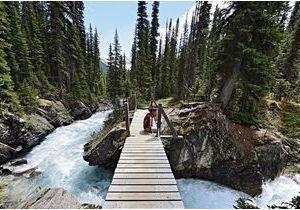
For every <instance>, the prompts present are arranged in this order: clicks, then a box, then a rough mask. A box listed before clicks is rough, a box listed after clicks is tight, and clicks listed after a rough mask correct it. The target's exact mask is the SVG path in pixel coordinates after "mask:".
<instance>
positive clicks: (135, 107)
mask: <svg viewBox="0 0 300 210" xmlns="http://www.w3.org/2000/svg"><path fill="white" fill-rule="evenodd" d="M133 96H134V111H136V110H137V99H136V93H134V95H133Z"/></svg>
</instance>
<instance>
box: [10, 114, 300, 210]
mask: <svg viewBox="0 0 300 210" xmlns="http://www.w3.org/2000/svg"><path fill="white" fill-rule="evenodd" d="M108 114H109V111H107V112H99V113H96V114H94V115H93V116H92V117H90V118H89V119H86V120H79V121H76V122H74V123H72V124H71V125H68V126H62V127H59V128H57V129H56V130H55V131H54V132H53V133H51V134H49V135H48V136H47V137H46V139H45V140H44V141H43V142H42V143H41V144H40V145H38V146H36V147H34V149H33V150H32V151H31V152H30V153H28V154H27V155H26V156H25V157H24V159H26V160H27V161H28V164H27V165H24V166H19V167H17V168H15V170H16V171H22V170H24V169H28V168H32V167H38V170H39V171H41V174H40V175H38V176H35V177H33V178H25V177H23V178H16V179H15V180H14V181H13V182H12V183H11V185H10V189H11V190H10V197H11V198H14V199H17V200H19V199H23V198H25V197H27V196H29V195H30V194H33V193H35V192H36V191H38V190H39V189H41V188H42V187H50V188H55V187H60V188H64V189H66V190H68V191H69V192H71V193H73V194H74V195H75V196H76V197H77V198H78V199H79V200H80V202H82V203H92V204H97V205H102V204H103V202H104V198H105V196H106V193H107V190H108V187H109V185H110V182H111V180H112V176H113V172H112V171H110V170H106V169H104V168H100V167H94V166H89V165H88V163H87V162H85V161H84V160H83V158H82V153H83V145H84V144H85V143H86V142H87V141H88V140H89V138H90V136H91V135H92V134H93V133H94V132H98V131H100V130H101V127H102V125H103V122H104V120H105V118H106V117H107V115H108ZM177 183H178V187H179V191H180V194H181V196H182V199H183V202H184V205H185V207H186V208H206V209H210V208H232V206H233V204H234V202H235V200H237V199H238V198H239V197H247V195H246V194H245V193H242V192H239V191H235V190H232V189H230V188H228V187H225V186H221V185H218V184H216V183H213V182H209V181H204V180H196V179H178V180H177ZM299 189H300V175H299V174H298V175H294V176H290V177H279V178H278V179H276V180H275V181H272V182H267V183H265V184H264V186H263V193H262V194H261V195H260V196H259V197H257V198H255V202H256V203H257V205H259V206H260V207H266V205H267V204H270V203H272V204H274V203H276V204H280V202H282V201H289V200H290V199H291V198H292V197H293V196H295V195H296V194H297V193H298V191H299Z"/></svg>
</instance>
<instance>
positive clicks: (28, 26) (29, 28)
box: [22, 2, 51, 93]
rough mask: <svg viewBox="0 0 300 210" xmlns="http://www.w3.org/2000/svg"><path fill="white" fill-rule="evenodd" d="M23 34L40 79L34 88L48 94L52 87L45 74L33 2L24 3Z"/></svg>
mask: <svg viewBox="0 0 300 210" xmlns="http://www.w3.org/2000/svg"><path fill="white" fill-rule="evenodd" d="M22 32H23V34H24V35H25V37H26V42H27V44H28V49H29V57H30V60H31V62H32V65H33V71H34V73H35V74H36V75H37V78H38V80H37V82H38V83H37V84H34V86H35V87H36V88H37V89H38V90H39V91H40V92H41V93H46V92H47V91H49V90H51V85H50V83H49V82H48V79H47V77H46V74H45V72H46V66H45V60H44V54H45V52H44V48H43V44H42V41H41V40H42V32H41V27H40V23H39V21H38V16H37V11H36V8H35V7H34V4H33V2H22Z"/></svg>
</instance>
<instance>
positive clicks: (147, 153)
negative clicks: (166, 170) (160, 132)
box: [122, 151, 166, 156]
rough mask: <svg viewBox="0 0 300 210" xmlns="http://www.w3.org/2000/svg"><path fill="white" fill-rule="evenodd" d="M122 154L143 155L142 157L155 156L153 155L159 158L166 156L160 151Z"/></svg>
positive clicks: (126, 153) (125, 153) (126, 152)
mask: <svg viewBox="0 0 300 210" xmlns="http://www.w3.org/2000/svg"><path fill="white" fill-rule="evenodd" d="M122 154H124V155H130V154H131V155H138V154H139V155H144V156H146V155H148V156H155V155H158V156H159V155H160V156H166V154H165V153H164V152H162V151H157V152H155V151H149V152H147V151H124V152H122Z"/></svg>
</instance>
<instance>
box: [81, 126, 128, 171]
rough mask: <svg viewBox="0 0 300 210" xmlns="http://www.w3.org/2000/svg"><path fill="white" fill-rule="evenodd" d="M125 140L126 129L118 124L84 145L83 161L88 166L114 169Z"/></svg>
mask: <svg viewBox="0 0 300 210" xmlns="http://www.w3.org/2000/svg"><path fill="white" fill-rule="evenodd" d="M125 139H126V128H125V127H124V126H122V125H121V124H119V125H118V126H116V127H115V128H113V129H111V130H109V131H105V130H103V131H101V132H100V133H99V134H98V135H97V136H94V137H93V138H92V140H91V141H90V142H89V143H87V144H86V145H84V155H83V159H84V160H85V161H87V162H89V165H100V166H104V167H106V168H114V167H116V165H117V163H118V160H119V157H120V154H121V149H122V147H123V145H124V143H125Z"/></svg>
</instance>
